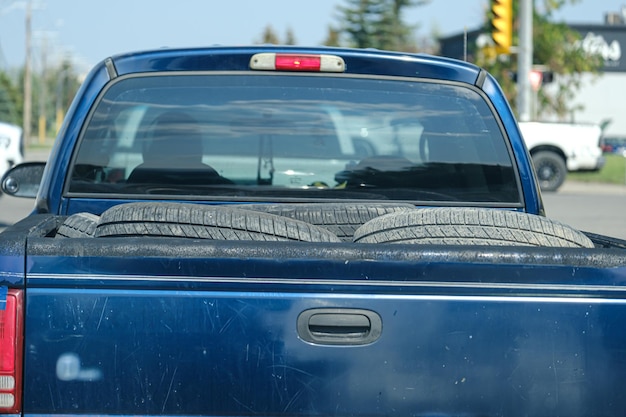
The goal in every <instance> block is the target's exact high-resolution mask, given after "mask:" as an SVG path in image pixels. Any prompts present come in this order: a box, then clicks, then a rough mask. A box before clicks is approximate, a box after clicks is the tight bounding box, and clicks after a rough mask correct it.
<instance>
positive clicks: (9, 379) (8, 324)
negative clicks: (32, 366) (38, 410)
mask: <svg viewBox="0 0 626 417" xmlns="http://www.w3.org/2000/svg"><path fill="white" fill-rule="evenodd" d="M1 290H3V288H1V287H0V414H15V413H19V412H20V399H21V385H22V380H21V378H22V342H21V341H22V318H21V316H22V292H21V291H19V290H8V292H7V291H6V287H5V288H4V291H1ZM3 293H4V294H3ZM2 298H5V300H6V302H5V300H3V299H2Z"/></svg>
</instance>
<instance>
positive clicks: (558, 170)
mask: <svg viewBox="0 0 626 417" xmlns="http://www.w3.org/2000/svg"><path fill="white" fill-rule="evenodd" d="M532 159H533V164H534V166H535V172H536V173H537V179H538V180H539V188H541V191H556V190H558V189H559V187H560V186H561V185H563V183H564V182H565V178H566V177H567V166H566V165H565V161H564V160H563V158H561V156H560V155H558V154H556V153H554V152H550V151H541V152H537V153H536V154H534V155H533V156H532Z"/></svg>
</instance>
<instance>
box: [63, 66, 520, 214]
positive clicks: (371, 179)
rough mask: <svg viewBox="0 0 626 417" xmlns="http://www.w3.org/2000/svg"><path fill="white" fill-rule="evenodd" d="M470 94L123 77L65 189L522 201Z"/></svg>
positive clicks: (428, 87)
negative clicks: (67, 187)
mask: <svg viewBox="0 0 626 417" xmlns="http://www.w3.org/2000/svg"><path fill="white" fill-rule="evenodd" d="M506 143H507V142H506V140H505V139H504V137H503V136H502V133H501V130H500V128H499V127H498V124H497V122H496V119H495V117H494V115H493V113H492V110H491V109H490V107H489V106H488V105H487V104H486V102H485V100H484V98H483V97H482V96H481V95H480V94H479V93H478V92H477V91H475V90H473V89H471V88H468V87H464V86H459V85H451V84H442V83H437V82H427V81H414V80H405V79H391V78H389V79H375V78H368V77H356V78H355V77H347V76H332V77H331V76H320V75H302V74H297V75H284V74H261V75H259V74H254V75H251V74H250V73H246V74H221V75H220V74H211V75H202V74H200V75H198V74H194V75H189V74H180V75H167V76H166V75H151V76H141V77H131V78H125V79H120V80H119V81H117V82H116V83H115V84H113V85H112V86H111V87H110V88H109V89H108V90H107V91H106V92H105V93H104V94H103V96H102V97H101V100H100V101H99V104H98V105H97V107H96V108H95V111H94V112H93V113H92V115H91V118H90V121H89V124H88V127H87V129H86V130H84V132H83V134H82V137H81V143H80V147H79V151H78V154H77V155H75V158H74V160H73V161H74V162H73V163H74V167H73V169H72V177H71V181H70V183H69V189H68V191H69V192H70V193H73V194H74V193H75V194H94V193H95V194H104V195H106V194H111V195H113V194H115V195H119V194H123V195H131V194H142V195H145V194H150V195H157V196H158V195H171V194H174V195H177V196H183V197H182V198H184V196H189V197H190V198H193V199H195V200H197V199H209V200H210V199H227V200H230V201H235V200H251V201H254V200H260V201H263V200H266V199H270V200H274V201H278V200H281V199H289V200H298V199H345V198H356V199H376V200H378V199H383V200H409V201H455V202H456V203H458V202H459V201H460V202H470V203H471V202H502V203H519V201H520V196H519V191H518V185H517V182H516V176H515V173H514V167H513V164H512V162H511V157H510V152H509V150H508V147H507V145H506Z"/></svg>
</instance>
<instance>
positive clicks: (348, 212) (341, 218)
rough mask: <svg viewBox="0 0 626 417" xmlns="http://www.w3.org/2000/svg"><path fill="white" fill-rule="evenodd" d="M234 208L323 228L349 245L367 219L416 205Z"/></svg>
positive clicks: (334, 204)
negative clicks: (283, 217) (355, 232)
mask: <svg viewBox="0 0 626 417" xmlns="http://www.w3.org/2000/svg"><path fill="white" fill-rule="evenodd" d="M233 207H237V208H243V209H246V210H255V211H262V212H265V213H271V214H276V215H279V216H285V217H289V218H292V219H296V220H300V221H303V222H306V223H309V224H313V225H316V226H320V227H324V228H326V229H328V230H330V231H331V232H332V233H334V234H335V235H336V236H337V237H339V239H341V240H342V241H347V242H351V241H352V236H353V235H354V231H355V230H356V229H357V228H359V227H360V226H361V225H363V224H364V223H366V222H368V221H369V220H372V219H374V218H376V217H379V216H382V215H383V214H387V213H393V212H396V211H401V210H415V206H414V205H413V204H409V203H404V204H403V203H348V204H346V203H324V204H320V203H315V204H306V203H285V204H245V205H236V206H233Z"/></svg>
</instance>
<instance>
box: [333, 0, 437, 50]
mask: <svg viewBox="0 0 626 417" xmlns="http://www.w3.org/2000/svg"><path fill="white" fill-rule="evenodd" d="M345 1H346V3H347V5H346V6H338V8H337V9H338V11H339V13H340V23H339V26H338V28H336V29H334V31H335V32H336V33H339V34H343V35H345V37H346V38H347V45H346V46H350V47H355V48H377V49H386V50H395V51H405V52H415V51H416V50H417V47H416V43H415V40H414V39H413V34H414V32H415V30H416V27H415V26H414V25H408V24H407V23H405V22H404V20H403V12H404V10H405V9H406V8H408V7H413V6H418V5H421V4H425V3H426V2H427V1H425V0H345ZM331 33H332V32H331ZM329 40H331V39H330V37H329ZM332 40H333V41H335V39H332Z"/></svg>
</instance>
